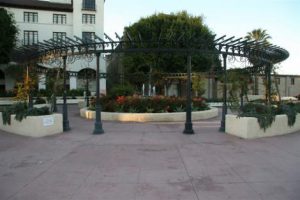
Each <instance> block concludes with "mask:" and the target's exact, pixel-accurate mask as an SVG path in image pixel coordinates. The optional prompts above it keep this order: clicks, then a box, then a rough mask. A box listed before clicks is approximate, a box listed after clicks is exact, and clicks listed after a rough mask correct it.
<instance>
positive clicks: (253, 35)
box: [246, 28, 271, 44]
mask: <svg viewBox="0 0 300 200" xmlns="http://www.w3.org/2000/svg"><path fill="white" fill-rule="evenodd" d="M246 38H247V39H249V40H256V41H258V42H265V43H266V44H269V43H270V42H269V39H271V36H270V35H269V34H268V33H267V31H266V30H263V29H261V28H258V29H254V30H253V31H251V32H248V33H247V36H246Z"/></svg>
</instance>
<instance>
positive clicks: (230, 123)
mask: <svg viewBox="0 0 300 200" xmlns="http://www.w3.org/2000/svg"><path fill="white" fill-rule="evenodd" d="M299 130H300V114H297V117H296V122H295V124H294V125H293V126H291V127H290V126H289V125H288V118H287V116H286V115H277V116H276V117H275V121H274V122H273V123H272V125H271V127H269V128H267V129H266V130H265V131H264V130H263V129H261V128H260V127H259V124H258V122H257V118H254V117H240V118H238V117H237V116H236V115H226V122H225V132H226V133H228V134H231V135H235V136H238V137H241V138H245V139H253V138H261V137H270V136H276V135H284V134H288V133H293V132H296V131H299Z"/></svg>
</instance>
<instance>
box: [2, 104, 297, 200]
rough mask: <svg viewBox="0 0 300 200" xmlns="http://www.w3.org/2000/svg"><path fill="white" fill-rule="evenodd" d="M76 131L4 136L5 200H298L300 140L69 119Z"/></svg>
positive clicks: (200, 126)
mask: <svg viewBox="0 0 300 200" xmlns="http://www.w3.org/2000/svg"><path fill="white" fill-rule="evenodd" d="M69 116H70V126H71V127H72V130H71V131H70V132H68V133H63V134H61V135H57V136H52V137H46V138H40V139H32V138H24V137H20V136H15V135H11V134H8V133H4V132H0V161H1V162H0V199H1V200H8V199H9V200H226V199H230V200H298V199H300V133H296V134H290V135H287V136H283V137H274V138H267V139H258V140H242V139H238V138H236V137H233V136H229V135H226V134H224V133H220V132H218V127H219V120H217V119H215V120H208V121H201V122H196V123H194V130H195V132H196V133H197V134H195V135H183V134H182V130H183V126H184V124H183V123H155V124H154V123H146V124H145V123H113V122H104V123H103V125H104V130H105V132H106V133H105V134H104V135H97V136H95V135H91V132H92V131H93V121H87V120H84V119H81V118H79V114H78V110H77V108H76V107H74V106H73V107H72V108H71V109H70V112H69Z"/></svg>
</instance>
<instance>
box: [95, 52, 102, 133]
mask: <svg viewBox="0 0 300 200" xmlns="http://www.w3.org/2000/svg"><path fill="white" fill-rule="evenodd" d="M100 55H101V53H99V52H97V53H96V59H97V60H96V62H97V70H96V105H95V109H96V119H95V127H94V131H93V134H94V135H99V134H103V133H104V130H103V128H102V122H101V105H100V76H99V75H100V72H99V71H100V70H99V65H100Z"/></svg>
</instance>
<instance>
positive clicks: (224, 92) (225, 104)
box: [219, 54, 227, 132]
mask: <svg viewBox="0 0 300 200" xmlns="http://www.w3.org/2000/svg"><path fill="white" fill-rule="evenodd" d="M222 56H223V72H224V85H223V106H222V119H221V127H220V129H219V130H220V131H222V132H225V118H226V114H227V54H222Z"/></svg>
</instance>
